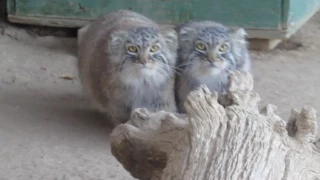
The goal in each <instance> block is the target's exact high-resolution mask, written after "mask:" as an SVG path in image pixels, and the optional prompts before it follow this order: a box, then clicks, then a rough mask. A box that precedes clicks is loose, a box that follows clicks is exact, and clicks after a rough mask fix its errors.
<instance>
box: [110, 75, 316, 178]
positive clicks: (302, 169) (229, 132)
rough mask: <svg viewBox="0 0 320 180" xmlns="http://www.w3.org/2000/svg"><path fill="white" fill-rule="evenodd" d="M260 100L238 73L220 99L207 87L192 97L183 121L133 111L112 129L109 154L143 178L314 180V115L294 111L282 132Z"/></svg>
mask: <svg viewBox="0 0 320 180" xmlns="http://www.w3.org/2000/svg"><path fill="white" fill-rule="evenodd" d="M259 100H260V98H259V95H258V94H257V93H255V92H254V91H253V80H252V77H251V76H250V75H249V74H246V73H243V72H237V73H235V74H233V75H231V76H230V78H229V91H228V93H227V94H225V95H223V96H221V97H219V98H218V96H217V94H216V93H212V92H210V91H209V90H208V89H207V88H206V87H205V86H203V87H200V88H199V89H197V90H196V91H194V92H191V93H190V95H189V97H188V99H187V100H186V102H185V104H184V106H185V108H186V110H187V114H186V115H180V114H172V113H168V112H164V111H160V112H156V113H150V112H148V111H147V110H146V109H137V110H135V112H134V113H133V114H132V117H131V119H130V121H129V122H127V123H126V124H122V125H119V126H117V127H116V128H115V129H114V130H113V132H112V134H111V141H112V142H111V144H112V153H113V155H114V156H115V157H116V158H117V159H118V160H119V162H121V163H122V164H123V166H124V168H125V169H126V170H128V171H129V172H130V173H131V174H132V176H133V177H135V178H138V179H143V180H144V179H152V180H316V179H318V180H319V179H320V152H319V150H318V149H317V148H316V147H315V146H314V144H313V142H314V141H315V136H316V132H317V123H316V112H315V110H314V109H312V108H310V107H304V108H302V109H301V110H293V111H292V117H291V118H290V121H289V122H290V123H289V124H288V126H287V124H286V123H285V121H284V120H282V119H281V118H280V117H279V116H277V115H276V113H275V111H276V107H275V106H273V105H267V106H266V107H265V108H263V109H262V110H261V111H260V110H259V109H258V102H259ZM288 131H289V132H290V134H289V133H288Z"/></svg>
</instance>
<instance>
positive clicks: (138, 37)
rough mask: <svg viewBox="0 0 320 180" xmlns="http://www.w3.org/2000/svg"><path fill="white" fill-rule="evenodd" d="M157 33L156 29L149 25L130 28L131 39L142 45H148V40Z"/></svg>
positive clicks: (151, 39)
mask: <svg viewBox="0 0 320 180" xmlns="http://www.w3.org/2000/svg"><path fill="white" fill-rule="evenodd" d="M157 34H158V30H157V29H155V28H151V27H140V28H136V29H133V30H131V35H132V37H133V40H134V41H135V42H136V43H138V44H141V45H142V46H144V47H147V46H150V41H153V40H154V39H155V38H156V37H157Z"/></svg>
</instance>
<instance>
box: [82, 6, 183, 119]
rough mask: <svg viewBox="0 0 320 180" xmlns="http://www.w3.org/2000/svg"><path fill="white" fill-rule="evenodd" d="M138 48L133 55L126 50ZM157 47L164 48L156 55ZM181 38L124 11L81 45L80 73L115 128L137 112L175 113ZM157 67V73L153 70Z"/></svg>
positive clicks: (102, 21) (102, 22)
mask: <svg viewBox="0 0 320 180" xmlns="http://www.w3.org/2000/svg"><path fill="white" fill-rule="evenodd" d="M129 44H131V45H136V46H138V47H139V52H138V53H136V54H132V53H130V52H129V51H128V50H127V46H128V45H129ZM154 44H157V45H158V46H160V50H159V51H157V52H156V53H151V51H150V50H149V48H150V47H151V46H152V45H154ZM177 47H178V45H177V34H176V32H175V31H174V30H173V29H161V28H160V27H159V26H158V25H157V24H156V23H155V22H153V21H152V20H150V19H148V18H146V17H145V16H143V15H140V14H138V13H135V12H132V11H127V10H120V11H116V12H111V13H107V14H106V15H104V16H102V17H100V18H98V19H97V20H96V21H95V22H93V23H92V24H91V25H90V27H89V28H88V30H87V32H86V33H85V34H84V36H83V37H82V38H81V39H80V42H79V52H78V55H79V73H80V77H81V81H82V85H83V87H84V90H85V92H86V94H87V95H88V96H89V98H90V99H91V100H92V101H93V102H94V104H95V105H96V107H97V108H98V109H99V110H100V111H102V112H103V113H105V114H106V115H107V117H108V118H110V120H111V122H112V123H113V125H118V124H120V123H124V122H126V121H127V120H128V118H129V116H130V115H131V112H132V111H133V110H134V109H135V108H148V109H149V110H150V111H159V110H165V111H169V112H176V110H177V109H176V103H175V98H174V76H175V71H174V67H175V64H176V51H177ZM152 68H153V69H152Z"/></svg>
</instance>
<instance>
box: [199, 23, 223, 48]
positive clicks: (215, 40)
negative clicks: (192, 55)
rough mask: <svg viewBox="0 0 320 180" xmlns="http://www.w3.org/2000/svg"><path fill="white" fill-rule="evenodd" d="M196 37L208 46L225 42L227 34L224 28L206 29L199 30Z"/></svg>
mask: <svg viewBox="0 0 320 180" xmlns="http://www.w3.org/2000/svg"><path fill="white" fill-rule="evenodd" d="M198 37H199V38H201V40H203V41H206V42H209V43H210V44H219V43H220V42H221V41H222V40H226V39H227V38H228V37H229V34H228V32H227V29H226V28H225V27H206V28H202V29H200V30H199V32H198Z"/></svg>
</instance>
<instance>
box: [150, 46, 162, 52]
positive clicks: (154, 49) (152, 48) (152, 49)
mask: <svg viewBox="0 0 320 180" xmlns="http://www.w3.org/2000/svg"><path fill="white" fill-rule="evenodd" d="M159 49H160V47H159V46H157V45H154V46H152V47H151V49H150V51H151V52H156V51H158V50H159Z"/></svg>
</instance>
